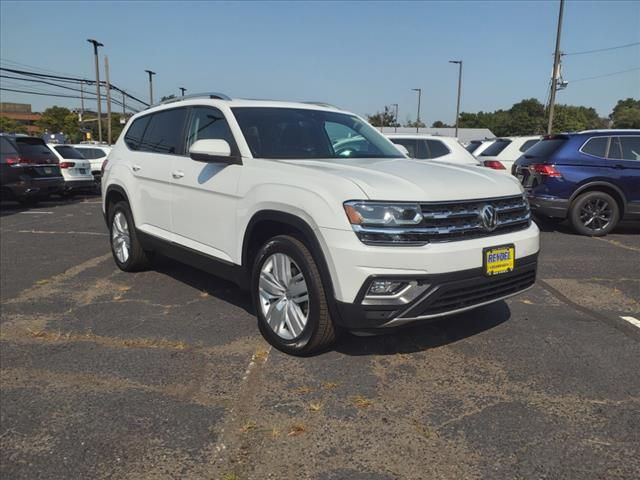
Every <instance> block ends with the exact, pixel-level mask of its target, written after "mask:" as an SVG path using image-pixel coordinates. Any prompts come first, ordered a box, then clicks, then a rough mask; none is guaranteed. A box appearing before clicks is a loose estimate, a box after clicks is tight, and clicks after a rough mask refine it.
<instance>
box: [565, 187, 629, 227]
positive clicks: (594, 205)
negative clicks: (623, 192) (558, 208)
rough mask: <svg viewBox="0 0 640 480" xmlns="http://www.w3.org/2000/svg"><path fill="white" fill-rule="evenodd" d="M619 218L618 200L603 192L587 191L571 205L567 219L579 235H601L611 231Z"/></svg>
mask: <svg viewBox="0 0 640 480" xmlns="http://www.w3.org/2000/svg"><path fill="white" fill-rule="evenodd" d="M619 220H620V207H619V206H618V202H616V200H615V199H614V198H613V197H612V196H611V195H609V194H607V193H604V192H598V191H594V192H587V193H583V194H582V195H580V196H578V198H576V199H575V200H574V201H573V204H572V205H571V211H570V212H569V221H570V222H571V226H573V229H574V230H575V231H576V232H577V233H579V234H580V235H587V236H589V237H602V236H604V235H607V234H608V233H610V232H611V230H613V229H614V228H616V225H617V224H618V221H619Z"/></svg>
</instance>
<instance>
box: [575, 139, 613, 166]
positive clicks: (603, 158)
mask: <svg viewBox="0 0 640 480" xmlns="http://www.w3.org/2000/svg"><path fill="white" fill-rule="evenodd" d="M596 138H606V139H607V146H606V147H605V149H604V157H600V156H598V155H594V154H593V153H589V152H585V151H584V150H583V149H584V147H586V146H587V144H588V143H589V142H590V141H591V140H595V139H596ZM610 146H611V137H610V136H606V137H605V136H604V135H603V136H600V137H591V138H588V139H587V140H586V141H585V142H584V143H583V144H582V146H581V147H580V148H579V149H578V151H579V152H580V153H582V154H583V155H589V156H590V157H593V158H599V159H601V160H607V159H608V157H609V147H610Z"/></svg>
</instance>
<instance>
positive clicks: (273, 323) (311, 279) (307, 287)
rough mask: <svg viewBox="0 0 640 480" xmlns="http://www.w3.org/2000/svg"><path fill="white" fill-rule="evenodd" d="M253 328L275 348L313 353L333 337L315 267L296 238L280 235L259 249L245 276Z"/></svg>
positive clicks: (306, 251) (296, 352) (318, 275)
mask: <svg viewBox="0 0 640 480" xmlns="http://www.w3.org/2000/svg"><path fill="white" fill-rule="evenodd" d="M251 293H252V296H253V301H254V305H255V307H256V312H257V317H258V326H259V328H260V331H261V333H262V335H263V336H264V338H265V339H266V340H267V341H268V342H269V343H270V344H271V345H273V346H274V347H276V348H277V349H278V350H281V351H283V352H285V353H289V354H293V355H310V354H313V353H317V352H319V351H321V350H323V349H325V348H326V347H328V346H329V345H331V344H332V343H333V342H334V341H335V338H336V329H335V327H334V324H333V320H332V319H331V315H330V313H329V306H328V304H327V298H326V292H325V288H324V285H323V283H322V279H321V277H320V272H319V270H318V266H317V265H316V262H315V261H314V259H313V257H312V255H311V252H309V249H308V248H307V247H306V246H305V245H304V243H302V242H301V241H300V240H298V239H296V238H294V237H291V236H288V235H280V236H277V237H274V238H272V239H271V240H269V241H268V242H267V243H266V244H265V245H263V246H262V248H261V249H260V251H259V252H258V255H257V256H256V259H255V262H254V267H253V273H252V277H251Z"/></svg>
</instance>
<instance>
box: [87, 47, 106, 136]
mask: <svg viewBox="0 0 640 480" xmlns="http://www.w3.org/2000/svg"><path fill="white" fill-rule="evenodd" d="M87 42H89V43H90V44H92V45H93V56H94V59H95V64H96V95H97V97H98V141H99V142H102V107H101V105H100V103H101V100H100V66H99V64H98V47H104V44H102V43H100V42H99V41H97V40H94V39H93V38H87Z"/></svg>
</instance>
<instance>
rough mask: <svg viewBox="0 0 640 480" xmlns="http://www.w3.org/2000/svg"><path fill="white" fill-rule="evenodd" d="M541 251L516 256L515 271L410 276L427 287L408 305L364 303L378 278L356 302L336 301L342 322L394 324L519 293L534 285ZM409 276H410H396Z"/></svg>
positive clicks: (366, 285)
mask: <svg viewBox="0 0 640 480" xmlns="http://www.w3.org/2000/svg"><path fill="white" fill-rule="evenodd" d="M537 258H538V254H537V253H536V254H534V255H529V256H527V257H523V258H519V259H516V264H515V268H514V270H513V271H512V272H510V273H506V274H502V275H497V276H495V277H487V276H485V275H484V273H483V269H482V267H480V268H473V269H470V270H463V271H458V272H451V273H440V274H433V275H423V276H418V277H413V278H411V279H412V280H417V281H418V283H419V284H420V285H428V287H426V289H425V290H424V291H423V292H422V293H421V295H420V296H418V297H417V298H416V299H414V300H413V301H412V302H411V303H408V304H405V305H364V304H363V303H362V301H363V299H364V296H365V292H366V291H367V290H368V288H369V285H370V284H371V282H372V281H373V280H374V279H375V278H376V277H375V276H372V277H370V278H368V279H367V281H366V282H365V283H364V284H363V286H362V288H361V290H360V292H359V294H358V297H357V298H356V300H355V302H354V303H345V302H337V303H336V307H337V310H338V313H339V317H340V318H339V320H338V322H339V324H340V325H341V326H342V327H344V328H347V329H351V330H369V329H375V328H385V327H395V326H399V325H403V324H406V323H411V322H415V321H424V320H430V319H435V318H438V317H443V316H445V315H451V314H455V313H459V312H463V311H465V310H470V309H472V308H477V307H480V306H482V305H487V304H489V303H493V302H496V301H499V300H503V299H505V298H508V297H511V296H513V295H516V294H518V293H520V292H523V291H525V290H527V289H529V288H531V287H532V286H533V284H534V283H535V280H536V270H537ZM397 278H398V279H400V278H403V279H409V278H408V277H397Z"/></svg>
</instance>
